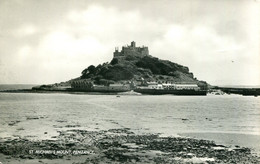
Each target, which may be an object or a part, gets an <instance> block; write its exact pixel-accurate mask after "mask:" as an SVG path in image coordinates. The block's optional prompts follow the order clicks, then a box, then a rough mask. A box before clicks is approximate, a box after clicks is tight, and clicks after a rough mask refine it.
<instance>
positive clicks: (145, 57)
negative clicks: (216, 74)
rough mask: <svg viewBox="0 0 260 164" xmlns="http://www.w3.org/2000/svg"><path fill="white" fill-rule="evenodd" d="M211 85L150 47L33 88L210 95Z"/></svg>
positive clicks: (129, 49)
mask: <svg viewBox="0 0 260 164" xmlns="http://www.w3.org/2000/svg"><path fill="white" fill-rule="evenodd" d="M208 86H209V85H208V84H207V82H205V81H200V80H198V79H197V78H195V77H194V75H193V73H192V72H190V71H189V68H188V67H186V66H183V65H180V64H177V63H174V62H171V61H169V60H161V59H159V58H156V57H153V56H152V55H150V54H149V49H148V47H146V46H141V47H138V46H136V42H134V41H132V42H131V44H130V45H126V46H122V48H121V50H119V47H116V48H115V51H114V53H113V59H112V60H111V61H110V62H106V63H103V64H99V65H97V66H94V65H90V66H88V67H87V68H86V69H84V70H83V71H82V73H81V76H80V77H78V78H75V79H71V80H69V81H67V82H61V83H56V84H50V85H41V86H36V87H33V88H32V90H36V91H72V92H75V91H77V92H99V93H117V92H127V91H131V90H133V91H135V92H139V93H142V94H174V95H206V93H207V89H208Z"/></svg>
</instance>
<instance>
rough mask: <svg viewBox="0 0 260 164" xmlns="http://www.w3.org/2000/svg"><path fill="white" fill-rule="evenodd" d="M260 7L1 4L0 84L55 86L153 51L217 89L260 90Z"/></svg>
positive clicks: (82, 0)
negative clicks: (126, 53)
mask: <svg viewBox="0 0 260 164" xmlns="http://www.w3.org/2000/svg"><path fill="white" fill-rule="evenodd" d="M259 9H260V1H259V0H160V1H158V0H142V1H139V0H125V1H121V0H75V1H73V0H54V1H53V0H44V1H35V0H1V1H0V84H51V83H57V82H62V81H67V80H70V79H72V78H76V77H79V76H80V75H81V72H82V70H83V69H85V68H87V67H88V66H89V65H98V64H102V63H104V62H110V61H111V60H112V58H113V51H114V49H115V47H122V46H124V45H127V44H128V45H129V44H130V42H131V41H136V44H137V46H143V45H145V46H148V47H149V52H150V54H151V55H152V56H154V57H158V58H160V59H165V60H170V61H172V62H175V63H178V64H181V65H184V66H188V67H189V69H190V71H191V72H193V74H194V76H195V77H196V78H197V79H199V80H204V81H207V82H208V83H209V84H212V85H260V22H259V21H260V13H259V12H260V10H259Z"/></svg>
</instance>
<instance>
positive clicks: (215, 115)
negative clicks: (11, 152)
mask: <svg viewBox="0 0 260 164" xmlns="http://www.w3.org/2000/svg"><path fill="white" fill-rule="evenodd" d="M2 88H3V86H2ZM9 88H10V87H9ZM19 89H22V88H19ZM118 128H129V129H130V130H131V131H132V132H134V133H135V134H159V135H161V136H174V137H192V138H199V139H208V140H213V141H215V142H217V143H220V144H225V145H231V146H235V145H239V146H245V147H250V148H253V149H254V150H256V151H257V152H260V151H259V150H260V146H259V143H260V97H259V96H258V97H253V96H242V95H232V94H231V95H207V96H174V95H120V96H119V95H90V94H82V93H81V94H80V93H4V92H1V93H0V140H1V139H5V138H15V137H19V138H29V139H32V140H43V139H53V136H57V135H59V133H58V132H59V131H63V130H70V129H82V130H89V131H100V130H108V129H118Z"/></svg>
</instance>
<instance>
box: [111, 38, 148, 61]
mask: <svg viewBox="0 0 260 164" xmlns="http://www.w3.org/2000/svg"><path fill="white" fill-rule="evenodd" d="M133 54H136V55H138V56H141V57H143V56H148V55H149V50H148V47H145V46H142V47H136V43H135V42H134V41H132V42H131V45H130V46H128V45H127V46H123V47H122V50H121V51H119V48H118V47H116V48H115V52H114V57H120V56H126V55H133Z"/></svg>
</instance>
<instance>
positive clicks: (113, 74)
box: [80, 53, 206, 84]
mask: <svg viewBox="0 0 260 164" xmlns="http://www.w3.org/2000/svg"><path fill="white" fill-rule="evenodd" d="M80 78H81V79H90V80H92V81H94V83H96V84H108V83H115V82H122V81H129V80H133V81H137V80H140V79H144V80H147V81H164V82H165V81H171V82H182V83H197V84H206V82H202V81H198V80H197V79H196V78H194V76H193V74H192V73H191V72H189V68H188V67H185V66H182V65H179V64H176V63H173V62H171V61H168V60H160V59H158V58H155V57H152V56H150V55H147V56H138V55H136V54H134V53H133V54H128V55H125V56H117V57H114V58H113V59H112V61H111V62H110V63H103V64H100V65H98V66H97V67H95V66H93V65H91V66H89V67H88V68H86V69H85V70H83V71H82V76H81V77H80Z"/></svg>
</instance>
